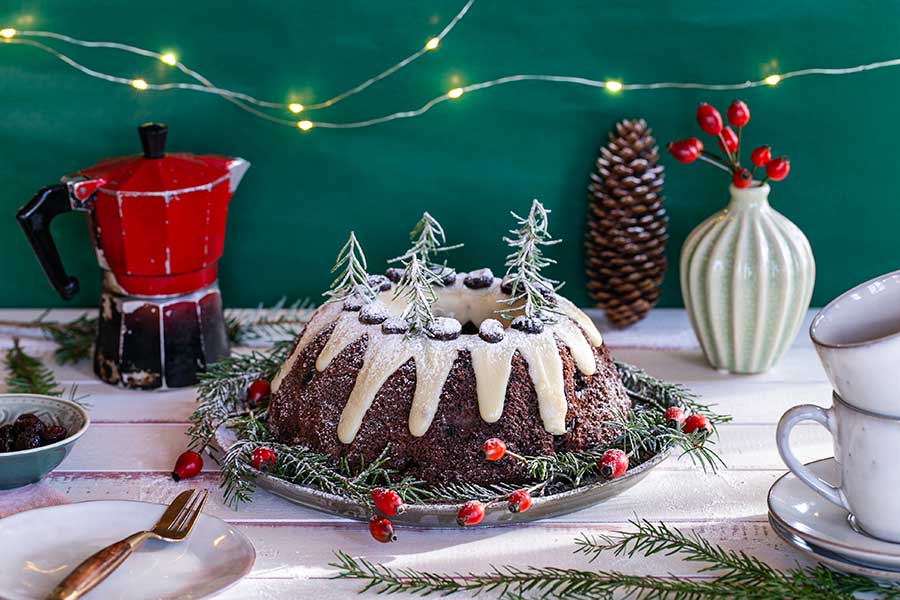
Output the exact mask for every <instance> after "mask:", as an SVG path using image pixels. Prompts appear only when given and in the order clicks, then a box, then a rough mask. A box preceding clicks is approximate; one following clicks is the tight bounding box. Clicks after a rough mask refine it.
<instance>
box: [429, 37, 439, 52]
mask: <svg viewBox="0 0 900 600" xmlns="http://www.w3.org/2000/svg"><path fill="white" fill-rule="evenodd" d="M440 45H441V38H436V37H433V38H431V39H430V40H428V42H427V43H426V44H425V49H426V50H437V47H438V46H440Z"/></svg>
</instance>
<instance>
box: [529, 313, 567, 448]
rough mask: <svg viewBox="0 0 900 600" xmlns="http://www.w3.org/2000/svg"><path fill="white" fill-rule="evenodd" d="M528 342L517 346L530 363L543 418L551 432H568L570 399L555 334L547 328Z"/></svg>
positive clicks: (545, 426) (530, 373)
mask: <svg viewBox="0 0 900 600" xmlns="http://www.w3.org/2000/svg"><path fill="white" fill-rule="evenodd" d="M528 342H529V343H527V344H522V345H521V346H519V348H518V350H519V352H520V353H521V354H522V358H524V359H525V361H526V362H527V363H528V374H529V375H531V381H532V383H533V384H534V391H535V392H537V401H538V410H539V411H540V413H541V421H542V422H543V423H544V429H546V430H547V431H548V432H550V433H552V434H553V435H560V434H562V433H565V432H566V411H567V410H568V403H567V402H566V391H565V382H564V381H563V364H562V358H560V356H559V348H557V346H556V338H554V337H553V334H551V333H549V332H548V331H547V330H546V329H545V330H544V332H543V333H541V334H538V335H532V336H531V339H529V340H528Z"/></svg>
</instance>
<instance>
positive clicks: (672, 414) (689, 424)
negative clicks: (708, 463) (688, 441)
mask: <svg viewBox="0 0 900 600" xmlns="http://www.w3.org/2000/svg"><path fill="white" fill-rule="evenodd" d="M663 418H664V419H665V420H666V423H667V424H668V425H669V427H671V428H673V429H680V430H681V431H683V432H685V433H696V432H700V434H699V437H700V439H701V440H702V439H703V438H705V437H706V436H707V435H709V434H710V433H712V425H711V424H710V422H709V419H707V418H706V417H705V416H703V415H701V414H700V413H694V414H691V415H689V414H687V413H686V412H684V409H683V408H681V407H680V406H670V407H669V408H667V409H666V410H665V412H664V413H663Z"/></svg>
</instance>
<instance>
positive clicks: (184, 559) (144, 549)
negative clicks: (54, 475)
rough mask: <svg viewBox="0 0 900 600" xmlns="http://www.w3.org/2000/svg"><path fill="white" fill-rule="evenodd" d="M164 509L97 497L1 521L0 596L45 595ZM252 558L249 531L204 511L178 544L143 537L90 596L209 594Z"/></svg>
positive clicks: (9, 599)
mask: <svg viewBox="0 0 900 600" xmlns="http://www.w3.org/2000/svg"><path fill="white" fill-rule="evenodd" d="M165 509H166V507H165V506H163V505H161V504H149V503H146V502H126V501H117V500H99V501H95V502H80V503H77V504H63V505H60V506H50V507H47V508H39V509H36V510H30V511H26V512H23V513H18V514H15V515H12V516H9V517H6V518H4V519H0V541H2V544H3V551H2V552H0V598H4V599H5V600H32V599H41V598H44V597H45V596H46V595H47V594H49V593H50V591H51V590H52V589H53V588H54V587H55V586H56V584H58V583H59V582H60V581H62V579H63V578H64V577H65V576H66V575H67V574H68V573H69V572H70V571H71V570H72V569H73V568H75V566H76V565H78V564H79V563H80V562H81V561H83V560H84V559H85V558H87V557H88V556H90V555H91V554H93V553H94V552H96V551H97V550H99V549H100V548H102V547H104V546H106V545H108V544H111V543H113V542H115V541H118V540H120V539H122V538H124V537H126V536H128V535H130V534H132V533H134V532H136V531H140V530H142V529H148V528H150V527H152V526H153V525H154V524H155V523H156V521H157V520H158V519H159V517H160V516H162V513H163V511H164V510H165ZM255 559H256V552H255V551H254V549H253V546H252V544H250V541H249V540H248V539H247V538H246V537H245V536H244V534H242V533H241V532H239V531H237V530H235V529H234V528H233V527H231V526H230V525H228V524H227V523H225V522H224V521H221V520H219V519H217V518H215V517H210V516H209V515H205V514H203V515H200V518H199V519H197V523H196V524H195V525H194V530H193V531H192V532H191V535H190V537H188V539H186V540H185V541H183V542H180V543H177V544H167V543H165V542H159V541H156V540H150V541H148V542H146V543H145V544H144V545H143V546H141V548H139V549H138V551H137V552H135V553H134V554H133V555H132V556H131V557H129V558H128V560H126V561H125V563H124V564H123V565H122V566H121V567H119V568H118V570H116V571H115V572H114V573H113V574H112V575H111V576H110V577H109V578H108V579H107V580H106V581H104V582H103V583H101V584H100V585H99V586H98V587H97V588H96V589H95V590H94V591H93V592H91V594H90V595H89V596H88V597H90V598H94V597H96V598H104V599H109V600H116V599H120V598H121V599H125V598H128V599H133V600H138V599H144V598H147V599H149V598H153V599H159V600H162V599H175V598H179V599H195V598H204V597H207V596H210V595H212V594H215V593H217V592H220V591H222V590H224V589H225V588H227V587H229V586H231V585H233V584H235V583H237V582H238V581H239V580H240V579H241V578H242V577H243V576H244V575H246V574H247V573H249V572H250V569H251V568H252V567H253V562H254V561H255Z"/></svg>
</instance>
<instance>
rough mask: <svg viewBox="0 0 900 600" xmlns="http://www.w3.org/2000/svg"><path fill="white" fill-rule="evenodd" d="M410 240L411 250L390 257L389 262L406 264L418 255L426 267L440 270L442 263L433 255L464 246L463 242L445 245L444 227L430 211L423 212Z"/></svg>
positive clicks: (410, 235)
mask: <svg viewBox="0 0 900 600" xmlns="http://www.w3.org/2000/svg"><path fill="white" fill-rule="evenodd" d="M409 241H410V242H412V246H411V247H410V248H409V250H407V251H406V252H405V253H403V254H402V255H400V256H398V257H396V258H392V259H390V260H389V261H388V263H402V264H404V265H406V264H407V263H409V261H410V260H412V258H413V256H417V257H418V258H419V260H420V261H421V262H422V263H423V264H424V265H425V266H426V267H428V268H429V269H431V270H432V271H439V268H438V267H439V266H441V265H437V264H436V263H434V262H433V261H432V255H433V254H437V253H438V252H446V251H447V250H455V249H457V248H462V247H463V244H454V245H452V246H444V244H445V243H446V242H447V236H446V235H445V234H444V228H443V226H442V225H441V224H440V223H438V221H437V219H435V218H434V217H432V216H431V215H430V214H429V213H428V212H424V213H422V218H421V219H419V222H418V223H416V226H415V227H413V229H412V231H410V232H409Z"/></svg>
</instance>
